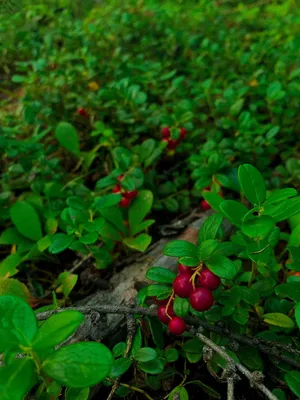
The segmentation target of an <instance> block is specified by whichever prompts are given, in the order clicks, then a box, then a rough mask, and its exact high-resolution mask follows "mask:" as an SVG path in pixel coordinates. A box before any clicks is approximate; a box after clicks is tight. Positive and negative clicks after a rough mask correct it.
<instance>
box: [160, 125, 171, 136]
mask: <svg viewBox="0 0 300 400" xmlns="http://www.w3.org/2000/svg"><path fill="white" fill-rule="evenodd" d="M161 135H162V137H164V138H168V137H170V135H171V132H170V128H169V127H168V126H166V127H164V128H162V129H161Z"/></svg>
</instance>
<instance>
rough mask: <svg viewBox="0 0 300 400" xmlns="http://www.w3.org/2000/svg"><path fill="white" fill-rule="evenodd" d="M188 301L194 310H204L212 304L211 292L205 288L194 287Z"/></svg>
mask: <svg viewBox="0 0 300 400" xmlns="http://www.w3.org/2000/svg"><path fill="white" fill-rule="evenodd" d="M190 303H191V306H192V307H193V309H194V310H196V311H206V310H209V309H210V307H211V306H212V305H213V304H214V297H213V294H212V292H211V291H210V290H209V289H207V288H205V287H200V288H196V289H195V290H194V291H193V292H192V293H191V295H190Z"/></svg>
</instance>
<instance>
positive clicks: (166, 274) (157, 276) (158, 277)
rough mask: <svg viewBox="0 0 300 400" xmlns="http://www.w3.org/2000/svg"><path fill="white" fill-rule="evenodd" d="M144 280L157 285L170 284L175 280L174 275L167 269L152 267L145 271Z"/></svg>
mask: <svg viewBox="0 0 300 400" xmlns="http://www.w3.org/2000/svg"><path fill="white" fill-rule="evenodd" d="M146 278H148V279H150V280H151V281H155V282H159V283H170V284H172V283H173V281H174V279H175V278H176V274H174V272H172V271H170V270H169V269H167V268H162V267H152V268H150V269H149V270H148V271H147V273H146Z"/></svg>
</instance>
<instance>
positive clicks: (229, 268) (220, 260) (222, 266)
mask: <svg viewBox="0 0 300 400" xmlns="http://www.w3.org/2000/svg"><path fill="white" fill-rule="evenodd" d="M207 266H208V267H209V269H210V270H211V271H212V272H213V273H214V274H215V275H217V276H219V277H220V278H225V279H233V278H234V277H235V276H236V274H237V272H238V266H237V265H236V264H235V263H234V262H232V261H231V260H230V259H229V258H227V257H224V256H222V255H214V256H212V257H211V258H209V259H208V260H207Z"/></svg>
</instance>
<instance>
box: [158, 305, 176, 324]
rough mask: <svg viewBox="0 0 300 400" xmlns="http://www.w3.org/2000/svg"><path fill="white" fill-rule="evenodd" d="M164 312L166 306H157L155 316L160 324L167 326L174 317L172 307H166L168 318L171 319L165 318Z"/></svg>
mask: <svg viewBox="0 0 300 400" xmlns="http://www.w3.org/2000/svg"><path fill="white" fill-rule="evenodd" d="M166 311H167V310H166V306H165V305H161V306H159V307H158V309H157V316H158V318H159V319H160V320H161V322H162V323H163V324H166V325H168V323H169V322H170V320H171V318H173V317H174V316H175V314H174V310H173V306H172V305H169V307H168V314H169V316H170V317H171V318H169V317H168V316H167V313H166Z"/></svg>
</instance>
